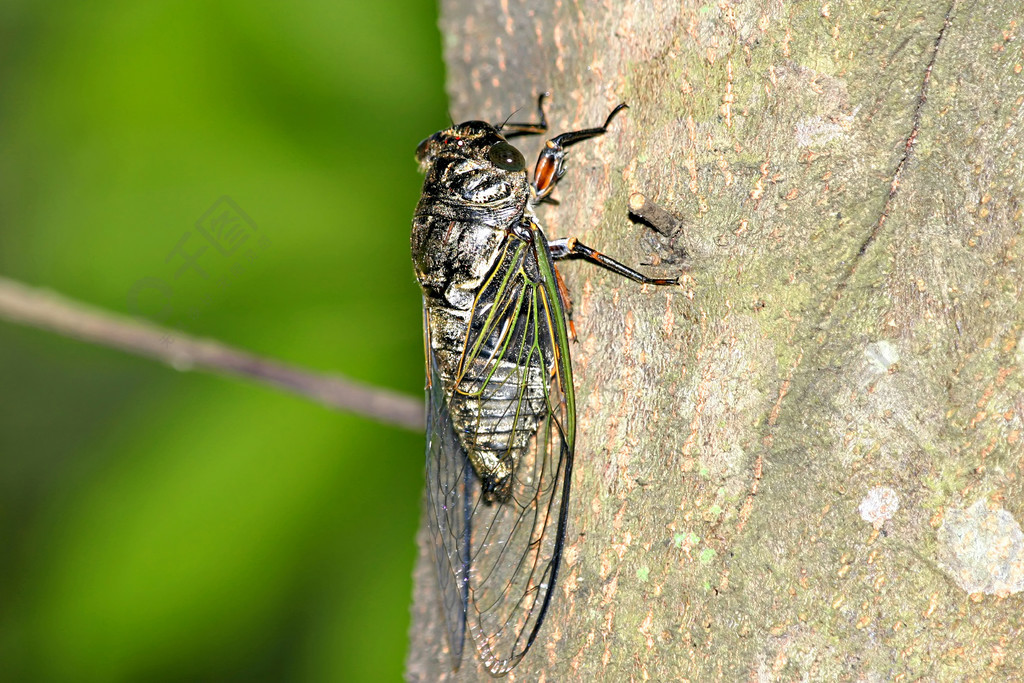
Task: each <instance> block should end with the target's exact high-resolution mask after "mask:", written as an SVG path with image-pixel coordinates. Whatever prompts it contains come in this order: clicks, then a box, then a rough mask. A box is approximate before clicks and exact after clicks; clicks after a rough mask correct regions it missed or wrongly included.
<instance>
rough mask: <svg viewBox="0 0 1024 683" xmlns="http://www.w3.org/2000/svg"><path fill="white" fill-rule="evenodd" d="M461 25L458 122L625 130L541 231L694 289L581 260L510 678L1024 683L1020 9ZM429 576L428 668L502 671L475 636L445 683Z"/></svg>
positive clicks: (464, 16) (633, 11)
mask: <svg viewBox="0 0 1024 683" xmlns="http://www.w3.org/2000/svg"><path fill="white" fill-rule="evenodd" d="M442 4H443V7H442V21H441V28H442V32H443V35H444V41H445V46H446V59H447V64H448V76H449V91H450V94H451V101H452V116H453V117H454V119H455V120H456V121H460V120H464V119H481V118H483V119H488V118H489V119H490V120H492V121H494V120H496V121H500V120H501V119H503V118H504V117H505V116H507V115H508V114H509V113H511V112H513V111H515V110H516V109H519V110H520V112H519V114H517V116H516V118H517V119H525V118H527V116H526V112H529V111H531V109H532V106H531V103H532V101H533V98H534V96H535V94H536V93H538V92H540V91H542V90H549V91H550V92H551V93H552V97H551V100H550V104H549V107H548V110H549V118H550V121H551V124H552V130H553V132H554V133H557V132H562V131H565V130H571V129H577V128H581V127H589V126H594V125H600V123H601V122H602V121H603V120H604V117H605V116H606V115H607V113H608V112H609V111H610V110H611V108H612V107H613V106H614V105H615V104H616V103H618V102H620V101H625V102H627V103H628V104H629V105H630V109H629V111H628V112H625V115H621V116H619V117H618V118H617V119H616V120H615V121H614V123H613V124H612V126H611V129H610V131H609V133H608V134H607V135H605V136H604V137H602V138H598V139H597V140H595V141H592V142H589V143H584V144H581V145H579V146H578V147H574V148H573V150H572V154H571V157H570V159H571V163H570V168H569V171H568V174H567V175H566V177H565V179H564V180H563V182H562V183H560V184H559V187H558V191H557V193H556V195H557V196H558V198H559V199H560V200H561V204H560V205H558V206H549V207H545V208H542V209H541V210H540V217H541V220H542V221H543V224H544V226H545V229H546V230H547V232H548V235H549V236H555V237H560V236H567V235H575V236H578V237H579V238H580V239H581V241H583V242H584V243H586V244H588V245H590V246H592V247H594V248H596V249H599V250H602V251H605V252H606V253H608V254H609V255H611V256H613V257H616V258H618V259H619V260H622V261H624V262H626V263H629V264H641V263H655V264H656V265H655V266H653V267H649V268H647V270H648V271H651V272H656V273H658V274H675V273H676V272H678V271H679V269H680V268H681V266H680V265H679V264H680V262H681V261H680V257H681V256H683V252H684V251H685V252H686V256H687V259H686V263H687V264H688V270H687V272H686V274H685V276H684V278H683V282H682V285H681V286H680V287H678V288H671V289H668V288H666V289H652V288H647V289H643V288H641V287H639V286H636V285H634V284H633V283H630V282H628V281H626V280H621V279H619V278H616V277H614V276H612V275H610V274H609V273H607V272H605V271H603V270H601V269H597V268H593V267H590V266H588V265H586V264H582V263H579V264H572V265H568V266H566V267H565V268H563V269H562V272H563V274H564V275H565V277H566V280H567V282H568V286H569V289H570V291H571V292H572V294H573V297H574V300H575V324H576V330H577V333H578V336H579V342H578V343H576V344H574V345H573V346H572V355H573V366H574V369H575V373H576V387H577V405H578V415H579V419H578V424H579V438H578V443H577V448H576V470H575V473H574V477H573V482H572V489H573V496H572V505H571V510H570V520H571V521H570V526H569V532H568V536H567V540H566V549H565V554H564V564H563V567H562V570H561V574H560V576H559V579H558V587H557V590H556V595H555V598H554V601H553V606H552V609H551V611H550V613H549V614H548V617H547V620H546V623H545V624H544V626H543V628H542V630H541V632H540V636H539V637H538V640H537V642H536V643H535V644H534V646H533V648H532V650H531V652H530V653H529V654H528V655H527V657H526V658H525V659H524V660H523V661H522V663H521V664H520V665H519V666H518V667H517V668H516V669H515V670H514V672H513V677H514V678H515V679H518V680H549V681H570V680H586V681H595V680H608V681H625V680H648V679H651V680H685V679H689V680H694V681H703V680H726V681H736V680H744V679H748V680H749V679H756V680H795V679H798V678H809V679H811V680H837V679H847V680H853V679H868V680H875V679H886V680H907V681H910V680H916V679H919V678H924V679H931V680H934V679H939V680H952V679H957V680H959V679H962V678H972V677H973V678H979V679H984V678H1016V677H1021V676H1024V655H1022V653H1024V646H1022V644H1021V642H1020V640H1019V636H1020V632H1021V629H1022V627H1024V605H1022V597H1021V595H1020V594H1019V591H1021V589H1022V588H1024V534H1022V533H1021V530H1020V527H1019V526H1018V524H1017V521H1016V520H1018V519H1021V518H1022V516H1024V489H1022V474H1024V473H1022V472H1021V467H1022V458H1021V455H1022V442H1024V371H1022V366H1024V343H1022V331H1024V305H1022V304H1021V303H1020V301H1019V299H1020V294H1021V288H1022V285H1024V273H1022V269H1021V261H1020V257H1021V253H1022V250H1024V243H1022V241H1021V222H1022V212H1024V203H1022V197H1021V194H1022V189H1021V180H1022V178H1024V154H1021V152H1022V149H1024V145H1022V142H1021V135H1022V133H1021V130H1022V127H1024V113H1022V112H1024V109H1022V108H1024V74H1022V73H1021V71H1022V63H1024V52H1022V42H1024V41H1022V39H1021V37H1020V32H1021V26H1020V21H1021V17H1022V16H1024V6H1022V5H1021V3H1020V2H1008V3H990V4H989V5H988V6H985V5H984V4H982V3H979V4H973V3H958V2H952V3H943V4H936V3H930V2H911V3H902V4H899V3H898V4H896V5H892V4H888V3H881V2H878V0H867V1H866V2H852V3H838V2H831V1H830V0H820V1H819V2H793V1H791V0H780V1H779V2H730V1H729V0H721V1H720V2H718V3H703V4H699V3H695V4H691V3H682V4H677V3H663V2H644V3H633V4H631V6H628V7H622V8H620V7H617V6H616V5H617V3H601V2H597V1H596V0H577V1H576V2H561V1H557V2H555V3H551V2H550V1H549V0H521V1H520V0H507V1H506V0H503V1H502V2H501V5H500V8H499V7H498V6H495V7H493V8H489V9H488V10H487V11H484V12H481V11H480V9H479V5H478V3H476V2H473V1H471V0H446V2H444V3H442ZM525 140H529V138H526V139H525ZM522 147H523V148H524V151H527V150H531V151H532V150H533V149H534V148H533V147H531V146H529V145H528V144H524V145H522ZM527 156H528V157H529V156H530V155H529V154H527ZM637 191H639V192H642V193H644V194H645V195H646V196H648V197H650V198H652V199H653V200H655V201H657V202H658V203H659V204H660V205H662V206H664V207H666V208H667V209H669V210H670V211H671V212H672V213H673V214H675V215H676V216H678V217H679V218H680V219H682V220H683V221H684V223H685V224H686V226H687V227H686V230H687V234H686V237H685V239H682V240H677V241H676V242H675V243H670V242H666V241H665V240H661V239H658V238H655V237H653V236H652V235H653V233H650V232H649V231H647V229H646V228H643V227H640V226H636V225H631V224H630V222H629V221H628V220H627V210H626V203H627V198H628V197H629V195H630V193H631V192H637ZM979 501H980V502H979ZM976 503H977V504H976ZM430 552H431V549H430V547H429V545H428V539H427V536H426V534H425V533H424V532H423V531H421V534H420V561H419V565H418V567H417V570H416V589H415V604H414V607H413V626H412V631H411V634H412V649H411V653H410V656H409V661H408V676H409V678H410V679H412V680H423V681H431V680H438V679H447V680H456V679H457V680H477V679H487V676H486V674H485V673H483V669H482V668H481V667H480V666H479V663H478V660H477V659H476V658H475V656H474V653H473V650H472V644H471V642H467V645H466V652H465V654H464V656H463V663H462V668H461V670H460V671H459V672H458V673H457V674H452V673H451V671H450V662H449V660H448V656H447V651H446V643H445V635H444V633H445V630H444V627H443V621H442V620H443V615H442V613H441V609H440V607H439V602H438V597H437V594H436V579H435V577H434V574H433V572H434V570H433V566H432V562H431V560H430V556H429V553H430Z"/></svg>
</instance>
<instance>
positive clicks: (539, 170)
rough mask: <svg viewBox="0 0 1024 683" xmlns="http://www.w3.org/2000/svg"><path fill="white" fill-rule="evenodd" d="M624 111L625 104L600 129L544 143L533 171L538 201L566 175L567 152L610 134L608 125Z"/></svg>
mask: <svg viewBox="0 0 1024 683" xmlns="http://www.w3.org/2000/svg"><path fill="white" fill-rule="evenodd" d="M623 109H627V107H626V105H625V104H620V105H619V106H617V107H615V109H612V113H611V114H608V118H607V119H605V120H604V125H603V126H601V127H600V128H587V129H586V130H575V131H572V132H570V133H562V134H561V135H558V136H556V137H553V138H551V139H550V140H548V141H547V142H546V143H544V149H543V150H542V151H541V153H540V156H539V157H538V158H537V166H536V168H535V169H534V171H533V189H534V192H535V194H536V201H538V202H539V201H542V200H544V199H546V198H547V196H548V195H550V194H551V191H552V190H554V189H555V184H556V183H557V182H558V179H559V178H561V177H562V176H563V175H565V150H566V148H567V147H571V146H572V145H575V144H576V143H577V142H582V141H583V140H587V139H589V138H593V137H597V136H598V135H604V134H605V133H607V132H608V124H610V123H611V122H612V119H613V118H615V115H616V114H618V113H619V112H620V111H622V110H623Z"/></svg>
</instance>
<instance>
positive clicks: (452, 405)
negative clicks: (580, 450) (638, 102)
mask: <svg viewBox="0 0 1024 683" xmlns="http://www.w3.org/2000/svg"><path fill="white" fill-rule="evenodd" d="M542 100H543V98H542ZM622 108H624V105H620V106H619V107H616V108H615V110H614V111H613V112H612V114H611V115H610V116H609V117H608V120H606V121H605V125H604V126H602V127H600V128H591V129H587V130H583V131H575V132H571V133H564V134H562V135H559V136H557V137H555V138H553V139H552V140H549V141H548V142H547V144H546V145H545V147H544V150H543V151H542V153H541V155H540V158H539V159H538V162H537V166H536V169H535V172H534V180H533V182H532V183H531V182H530V181H529V180H528V178H527V174H526V165H525V162H524V160H523V155H522V154H521V153H520V152H519V151H518V150H517V149H516V148H515V147H513V146H512V145H511V144H509V142H508V141H507V139H506V137H507V136H510V135H519V134H528V133H541V132H544V131H545V130H546V129H547V124H546V122H545V120H544V114H543V109H541V121H540V123H537V124H511V125H509V124H505V125H504V126H492V125H491V124H488V123H484V122H482V121H469V122H466V123H462V124H459V125H456V126H452V127H451V128H449V129H446V130H443V131H440V132H438V133H435V134H434V135H432V136H431V137H429V138H427V139H426V140H424V141H423V142H422V143H421V144H420V146H419V148H418V149H417V152H416V158H417V160H418V161H419V163H420V167H421V169H422V170H423V171H424V172H425V173H426V180H425V182H424V185H423V194H422V197H421V199H420V202H419V204H418V206H417V207H416V215H415V218H414V219H413V229H412V256H413V264H414V268H415V271H416V277H417V279H418V280H419V283H420V286H421V287H422V289H423V317H424V341H425V351H426V360H427V497H428V501H429V511H430V512H429V514H430V515H431V529H432V532H433V536H434V545H435V559H436V563H437V569H438V578H439V582H440V586H441V594H442V598H443V601H444V605H445V611H446V619H447V624H448V633H449V642H450V644H451V647H452V653H453V659H454V662H455V665H456V667H457V666H458V664H459V662H460V660H461V655H462V648H463V641H464V634H465V631H466V630H467V629H468V630H469V632H470V634H471V635H472V637H473V640H474V642H475V644H476V648H477V650H478V651H479V653H480V658H481V661H482V662H483V663H484V665H485V666H486V667H487V669H488V670H489V671H490V672H491V673H493V674H496V675H501V674H504V673H506V672H508V671H509V670H511V668H512V667H514V666H515V665H516V664H518V662H519V661H520V660H521V659H522V657H523V656H524V655H525V654H526V652H527V650H529V648H530V646H531V645H532V644H533V642H534V640H535V639H536V637H537V633H538V631H539V630H540V626H541V623H542V622H543V619H544V615H545V614H546V612H547V609H548V605H549V604H550V601H551V596H552V595H553V590H554V585H555V580H556V578H557V576H558V567H559V562H560V559H561V553H562V546H563V543H564V539H565V528H566V524H567V515H568V503H569V488H570V482H571V474H572V465H573V455H574V448H575V433H576V432H575V430H576V413H575V398H574V394H573V384H572V367H571V364H570V362H569V335H568V333H567V329H566V319H565V318H566V313H565V312H566V310H567V303H568V302H566V301H564V300H563V295H562V289H561V287H560V285H559V277H558V274H557V272H556V271H555V267H554V263H553V261H554V260H556V259H561V258H571V257H579V258H584V259H587V260H590V261H593V262H595V263H597V264H599V265H602V266H604V267H606V268H609V269H611V270H613V271H615V272H617V273H619V274H620V275H624V276H626V277H629V278H631V279H633V280H636V281H638V282H644V283H650V284H659V285H660V284H675V283H676V282H677V280H675V279H657V278H648V277H646V276H644V275H642V274H640V273H638V272H636V271H634V270H631V269H630V268H627V267H626V266H624V265H622V264H620V263H618V262H617V261H613V260H612V259H609V258H608V257H606V256H604V255H602V254H600V253H599V252H596V251H594V250H593V249H590V248H589V247H586V246H584V245H582V244H580V243H579V242H577V241H576V240H574V239H562V240H555V241H552V242H549V241H548V240H547V238H546V237H545V235H544V232H543V230H542V229H541V227H540V225H539V223H538V222H537V219H536V216H535V214H534V207H535V206H536V205H537V204H538V203H539V202H540V201H542V200H543V199H544V198H546V197H547V196H548V195H549V194H550V193H551V191H552V189H553V188H554V185H555V183H556V182H557V181H558V179H559V178H560V177H561V176H562V174H563V162H564V159H565V149H566V148H567V147H568V146H570V145H572V144H575V143H576V142H579V141H581V140H584V139H587V138H590V137H594V136H596V135H600V134H602V133H604V132H605V131H606V128H607V126H608V123H609V122H610V121H611V119H612V117H613V116H614V115H615V114H616V113H617V112H618V111H620V110H621V109H622Z"/></svg>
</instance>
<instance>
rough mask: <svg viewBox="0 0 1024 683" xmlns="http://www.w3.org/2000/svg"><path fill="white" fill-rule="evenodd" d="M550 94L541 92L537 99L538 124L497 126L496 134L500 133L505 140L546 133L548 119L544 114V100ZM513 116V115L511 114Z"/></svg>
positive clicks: (507, 123)
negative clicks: (518, 136)
mask: <svg viewBox="0 0 1024 683" xmlns="http://www.w3.org/2000/svg"><path fill="white" fill-rule="evenodd" d="M550 94H551V93H546V92H542V93H541V94H540V97H538V98H537V114H538V117H539V118H540V122H539V123H509V122H508V121H506V122H505V123H503V124H501V125H500V126H498V132H500V133H501V134H502V135H503V136H504V137H505V138H506V139H507V138H511V137H515V136H517V135H540V134H542V133H547V132H548V117H547V114H545V113H544V100H545V99H546V98H547V97H548V96H550ZM512 115H513V116H515V113H514V112H513V114H512Z"/></svg>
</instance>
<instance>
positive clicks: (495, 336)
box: [412, 149, 550, 503]
mask: <svg viewBox="0 0 1024 683" xmlns="http://www.w3.org/2000/svg"><path fill="white" fill-rule="evenodd" d="M454 152H455V153H451V152H450V153H449V154H448V155H439V156H436V157H434V158H432V160H431V161H432V163H431V164H430V166H429V167H428V168H427V178H426V182H425V184H424V189H423V195H422V197H421V199H420V202H419V205H418V206H417V209H416V216H415V218H414V220H413V231H412V253H413V263H414V266H415V270H416V276H417V278H418V280H419V282H420V285H421V286H422V288H423V292H424V309H425V317H426V320H425V323H426V325H427V327H428V332H429V333H428V340H429V343H430V344H431V347H432V348H431V351H432V352H433V353H434V355H435V357H436V359H437V363H438V370H439V374H440V376H441V378H442V380H443V382H444V385H445V386H444V389H445V392H444V393H445V395H446V397H447V400H448V410H449V414H450V415H451V419H452V423H453V426H454V427H455V432H456V434H457V435H458V438H459V440H460V442H461V445H462V446H463V448H464V449H465V452H466V456H467V458H468V460H469V462H470V463H471V465H472V466H473V470H474V471H475V472H476V475H477V477H478V479H479V480H480V486H481V492H482V499H483V500H484V502H486V503H492V502H495V501H497V502H505V501H507V500H508V499H509V496H510V494H511V490H512V484H513V480H514V476H515V473H516V467H517V465H518V463H519V461H520V458H521V456H522V454H523V453H524V451H525V450H526V449H527V448H528V447H529V444H530V440H531V438H532V437H533V436H534V434H535V433H536V431H537V426H538V423H539V421H540V419H541V416H542V415H543V414H544V413H545V411H546V403H545V396H546V393H547V387H546V384H545V383H546V382H547V381H548V377H549V376H550V368H548V367H546V363H545V360H544V357H543V356H542V354H541V353H539V352H538V351H537V350H538V349H540V348H547V347H545V346H543V344H545V343H546V344H550V340H543V341H541V340H536V339H531V338H528V336H529V335H530V334H536V332H535V330H536V329H537V325H536V321H532V323H533V324H531V321H530V320H529V318H528V316H527V315H526V314H525V313H526V312H528V311H531V310H535V309H536V307H534V306H531V305H530V303H531V302H529V301H526V300H525V297H526V296H527V295H528V294H529V293H530V292H532V290H533V288H530V287H524V284H525V283H527V282H533V283H535V282H537V281H539V279H540V274H539V273H537V272H533V273H529V272H526V270H525V268H524V260H525V261H527V262H528V263H531V264H532V263H534V262H535V261H534V260H532V259H523V258H516V253H515V252H517V251H518V250H524V249H533V248H534V244H533V241H532V239H533V238H532V235H531V231H530V230H529V229H528V227H529V224H530V222H531V221H532V220H533V212H532V210H531V209H530V207H529V199H530V187H529V185H528V183H527V181H526V174H525V173H524V172H510V171H505V170H502V169H500V168H495V167H494V166H493V164H490V163H489V162H488V161H487V159H486V158H478V157H474V156H472V155H471V153H470V150H467V154H466V155H463V154H460V153H458V152H459V150H458V149H456V150H454ZM544 248H545V249H546V248H547V247H546V245H545V246H544Z"/></svg>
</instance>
